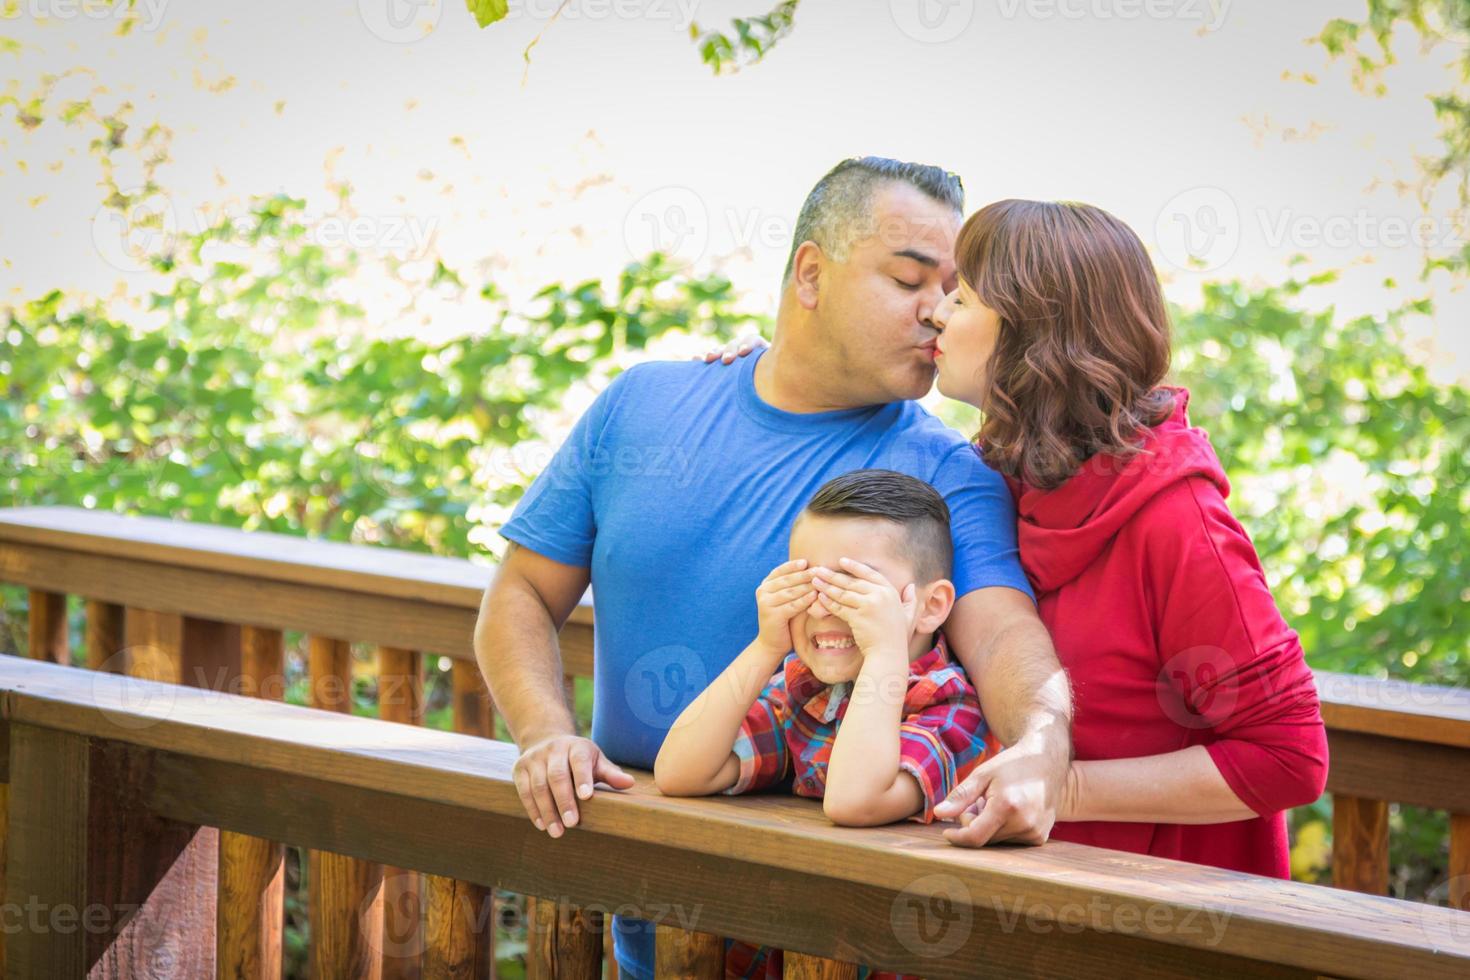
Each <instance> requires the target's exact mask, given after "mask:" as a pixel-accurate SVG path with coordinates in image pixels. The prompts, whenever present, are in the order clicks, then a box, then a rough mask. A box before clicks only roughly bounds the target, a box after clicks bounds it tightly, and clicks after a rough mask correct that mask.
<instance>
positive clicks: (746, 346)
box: [692, 333, 771, 364]
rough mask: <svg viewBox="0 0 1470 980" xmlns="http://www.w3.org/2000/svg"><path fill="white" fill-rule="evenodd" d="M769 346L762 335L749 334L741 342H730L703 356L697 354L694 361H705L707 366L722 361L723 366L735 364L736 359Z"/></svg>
mask: <svg viewBox="0 0 1470 980" xmlns="http://www.w3.org/2000/svg"><path fill="white" fill-rule="evenodd" d="M769 346H771V345H770V344H769V343H768V342H767V341H766V338H764V337H762V336H761V335H760V334H758V333H748V334H746V335H745V336H744V337H741V338H740V339H739V340H732V341H730V342H729V343H728V344H726V345H725V346H724V347H715V348H712V349H711V350H707V351H705V352H704V353H703V354H696V355H694V357H693V358H692V360H696V361H703V362H704V363H706V364H711V363H713V362H715V361H720V362H721V363H723V364H734V363H735V358H737V357H744V356H745V355H747V354H749V353H751V352H752V351H755V350H758V349H760V348H762V347H769Z"/></svg>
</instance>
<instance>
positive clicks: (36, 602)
mask: <svg viewBox="0 0 1470 980" xmlns="http://www.w3.org/2000/svg"><path fill="white" fill-rule="evenodd" d="M29 644H30V655H31V657H32V658H33V659H35V660H49V661H51V662H52V663H55V664H69V663H71V650H70V648H69V644H68V643H67V638H66V596H65V595H63V594H61V593H59V592H42V591H41V590H40V589H31V592H30V636H29Z"/></svg>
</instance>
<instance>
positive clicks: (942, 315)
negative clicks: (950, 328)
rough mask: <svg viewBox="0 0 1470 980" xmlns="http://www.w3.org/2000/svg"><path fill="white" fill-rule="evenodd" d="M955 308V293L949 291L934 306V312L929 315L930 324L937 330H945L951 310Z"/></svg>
mask: <svg viewBox="0 0 1470 980" xmlns="http://www.w3.org/2000/svg"><path fill="white" fill-rule="evenodd" d="M952 309H954V293H947V294H946V295H945V297H944V298H943V299H941V300H940V301H939V305H938V306H936V307H934V312H933V313H931V314H930V315H929V325H930V326H932V327H933V328H934V329H935V330H943V329H944V327H945V324H947V323H948V322H949V312H950V310H952Z"/></svg>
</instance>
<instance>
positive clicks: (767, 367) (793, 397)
mask: <svg viewBox="0 0 1470 980" xmlns="http://www.w3.org/2000/svg"><path fill="white" fill-rule="evenodd" d="M824 373H826V372H824V371H823V370H822V368H821V366H820V365H818V364H817V363H816V362H815V360H814V359H812V358H807V357H803V356H802V355H801V354H800V353H797V352H795V351H792V350H791V348H790V347H788V346H786V345H785V344H781V343H779V342H778V343H775V344H772V345H771V348H770V349H769V350H767V351H766V352H765V353H764V354H763V355H761V359H760V360H759V361H757V362H756V365H755V393H756V394H757V395H758V396H760V400H761V401H763V402H765V403H766V404H767V405H770V406H771V407H772V408H779V409H780V410H781V411H783V412H795V413H798V414H810V413H813V412H833V411H837V410H838V409H844V408H858V407H859V405H860V403H858V404H855V403H853V402H852V401H851V400H850V398H848V399H844V398H842V396H841V395H835V397H834V395H832V394H829V393H828V391H827V389H826V387H825V386H824V385H823V384H822V382H821V380H820V379H821V376H822V375H823V374H824Z"/></svg>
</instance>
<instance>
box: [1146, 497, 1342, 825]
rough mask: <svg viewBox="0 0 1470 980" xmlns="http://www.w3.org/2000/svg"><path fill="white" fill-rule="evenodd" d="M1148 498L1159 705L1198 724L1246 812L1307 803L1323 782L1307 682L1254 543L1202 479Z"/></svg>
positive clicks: (1322, 735)
mask: <svg viewBox="0 0 1470 980" xmlns="http://www.w3.org/2000/svg"><path fill="white" fill-rule="evenodd" d="M1156 503H1159V504H1163V509H1162V510H1161V511H1160V512H1156V513H1155V515H1154V518H1155V519H1154V520H1152V521H1150V522H1149V525H1150V526H1151V528H1152V529H1153V530H1152V533H1151V534H1150V537H1151V538H1152V539H1153V540H1152V541H1150V542H1149V547H1148V553H1149V556H1150V557H1149V560H1148V562H1149V566H1150V569H1149V572H1150V574H1149V578H1150V580H1151V583H1150V584H1151V586H1152V588H1151V592H1152V595H1153V598H1154V608H1155V613H1154V615H1155V621H1156V624H1157V627H1156V629H1157V633H1156V635H1157V636H1158V642H1159V645H1158V651H1159V657H1160V665H1161V666H1160V673H1159V684H1158V693H1159V697H1160V699H1161V702H1162V703H1163V705H1164V708H1165V710H1166V712H1167V713H1168V714H1169V716H1170V717H1171V718H1172V719H1173V720H1174V721H1175V722H1177V723H1179V724H1180V725H1182V726H1184V727H1186V728H1190V729H1195V730H1197V731H1198V732H1199V734H1200V735H1201V736H1202V737H1201V738H1199V739H1197V740H1196V741H1198V742H1203V743H1204V745H1205V748H1206V749H1207V751H1208V752H1209V753H1210V757H1211V758H1212V759H1213V760H1214V762H1215V765H1216V766H1217V767H1218V768H1219V770H1220V774H1221V775H1222V776H1223V777H1224V778H1225V782H1226V783H1227V784H1229V786H1230V788H1231V790H1233V791H1234V792H1235V795H1236V796H1238V797H1240V799H1241V801H1242V802H1244V803H1245V804H1246V805H1247V806H1249V807H1250V808H1251V809H1252V810H1254V811H1256V813H1258V814H1261V815H1263V816H1264V815H1267V814H1271V813H1276V812H1279V811H1281V810H1286V809H1289V808H1291V807H1294V806H1301V805H1304V804H1307V803H1310V802H1312V801H1313V800H1316V799H1317V798H1318V797H1319V796H1321V795H1322V790H1323V787H1324V786H1325V784H1326V780H1327V733H1326V730H1325V728H1324V726H1323V724H1322V716H1321V713H1320V710H1319V707H1318V703H1317V689H1316V685H1315V684H1314V683H1313V680H1312V674H1311V671H1310V670H1308V669H1307V664H1306V660H1305V658H1304V657H1303V654H1302V647H1301V642H1300V641H1299V639H1298V638H1297V634H1296V631H1294V630H1293V629H1291V627H1290V626H1288V625H1287V624H1286V621H1285V620H1284V619H1283V618H1282V616H1281V613H1280V611H1279V610H1278V609H1277V608H1276V602H1275V600H1274V599H1273V598H1272V596H1271V592H1270V589H1269V588H1268V587H1267V585H1266V576H1265V573H1264V572H1263V571H1262V569H1261V565H1260V560H1259V558H1258V557H1257V555H1256V551H1255V547H1254V546H1253V545H1252V544H1251V542H1250V539H1249V537H1247V536H1246V533H1245V530H1244V529H1243V528H1242V527H1241V526H1240V524H1239V523H1238V522H1237V521H1236V520H1235V518H1234V516H1233V515H1232V514H1231V513H1230V510H1229V508H1228V507H1226V505H1225V499H1224V496H1223V495H1222V494H1221V492H1220V489H1219V487H1218V486H1217V485H1216V484H1215V483H1214V482H1213V481H1211V480H1209V479H1206V478H1203V477H1191V478H1190V479H1188V480H1186V481H1184V482H1183V483H1182V484H1180V485H1178V486H1177V487H1175V488H1174V490H1173V491H1172V492H1170V493H1168V494H1166V495H1165V496H1164V497H1163V498H1161V499H1159V500H1158V501H1156Z"/></svg>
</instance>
